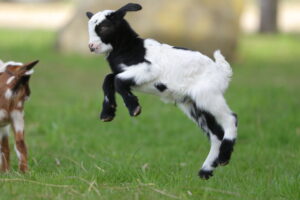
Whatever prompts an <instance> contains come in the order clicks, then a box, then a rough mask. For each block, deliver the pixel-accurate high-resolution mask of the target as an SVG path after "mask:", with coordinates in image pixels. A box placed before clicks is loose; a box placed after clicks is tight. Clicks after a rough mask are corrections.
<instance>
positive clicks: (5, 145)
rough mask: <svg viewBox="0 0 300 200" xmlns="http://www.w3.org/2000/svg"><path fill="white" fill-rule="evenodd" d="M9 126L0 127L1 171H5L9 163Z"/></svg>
mask: <svg viewBox="0 0 300 200" xmlns="http://www.w3.org/2000/svg"><path fill="white" fill-rule="evenodd" d="M8 137H9V126H6V127H2V128H0V156H1V158H0V165H1V171H2V172H7V171H8V170H9V165H10V151H9V142H8Z"/></svg>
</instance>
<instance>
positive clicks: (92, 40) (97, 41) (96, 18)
mask: <svg viewBox="0 0 300 200" xmlns="http://www.w3.org/2000/svg"><path fill="white" fill-rule="evenodd" d="M112 12H114V11H113V10H104V11H102V12H98V13H96V14H95V15H93V17H92V18H91V19H90V20H89V22H88V29H89V45H91V46H92V47H93V48H94V49H95V51H94V53H97V54H101V53H108V52H110V51H111V50H112V46H111V45H110V44H105V43H103V42H102V40H101V38H100V37H99V36H98V35H97V33H96V31H95V28H96V26H97V25H98V24H100V23H101V22H102V21H103V20H105V19H106V15H108V14H110V13H112Z"/></svg>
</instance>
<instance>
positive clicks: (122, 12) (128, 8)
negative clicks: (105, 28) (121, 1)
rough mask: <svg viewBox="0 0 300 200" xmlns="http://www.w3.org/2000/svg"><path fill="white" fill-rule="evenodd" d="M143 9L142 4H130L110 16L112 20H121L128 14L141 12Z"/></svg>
mask: <svg viewBox="0 0 300 200" xmlns="http://www.w3.org/2000/svg"><path fill="white" fill-rule="evenodd" d="M141 9H142V6H141V5H140V4H137V3H129V4H126V5H125V6H123V7H121V8H119V9H118V10H116V11H115V12H114V13H112V14H111V15H110V18H111V19H115V20H120V19H122V18H123V17H124V16H125V15H126V13H127V12H132V11H139V10H141Z"/></svg>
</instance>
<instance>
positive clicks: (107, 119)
mask: <svg viewBox="0 0 300 200" xmlns="http://www.w3.org/2000/svg"><path fill="white" fill-rule="evenodd" d="M113 119H114V117H106V118H100V120H101V121H103V122H110V121H112V120H113Z"/></svg>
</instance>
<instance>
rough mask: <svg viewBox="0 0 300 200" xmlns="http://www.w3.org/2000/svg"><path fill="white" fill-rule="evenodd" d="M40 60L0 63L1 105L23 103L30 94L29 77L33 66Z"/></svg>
mask: <svg viewBox="0 0 300 200" xmlns="http://www.w3.org/2000/svg"><path fill="white" fill-rule="evenodd" d="M38 62H39V61H38V60H37V61H34V62H31V63H27V64H22V63H16V62H7V63H0V98H1V99H0V100H1V101H0V106H1V107H7V106H9V107H11V106H17V104H19V103H21V104H22V105H23V102H24V101H25V100H26V99H27V98H28V97H29V95H30V88H29V79H30V76H31V74H32V73H33V67H34V66H35V65H36V64H37V63H38ZM19 107H20V106H19ZM7 109H9V108H7Z"/></svg>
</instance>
